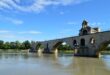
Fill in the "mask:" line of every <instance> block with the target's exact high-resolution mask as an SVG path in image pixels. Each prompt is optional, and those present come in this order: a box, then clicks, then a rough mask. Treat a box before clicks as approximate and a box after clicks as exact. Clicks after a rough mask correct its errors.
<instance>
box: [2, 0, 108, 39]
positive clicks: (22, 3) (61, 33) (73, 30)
mask: <svg viewBox="0 0 110 75" xmlns="http://www.w3.org/2000/svg"><path fill="white" fill-rule="evenodd" d="M83 20H87V21H88V22H89V25H90V26H91V27H99V28H101V30H102V31H106V30H110V0H0V40H4V41H16V40H19V41H24V40H30V41H31V40H33V41H45V40H51V39H58V38H65V37H71V36H77V35H78V33H79V30H80V28H81V26H82V25H81V23H82V21H83Z"/></svg>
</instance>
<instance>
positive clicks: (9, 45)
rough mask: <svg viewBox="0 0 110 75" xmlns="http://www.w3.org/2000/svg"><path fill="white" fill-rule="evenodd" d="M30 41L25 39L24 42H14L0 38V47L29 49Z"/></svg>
mask: <svg viewBox="0 0 110 75" xmlns="http://www.w3.org/2000/svg"><path fill="white" fill-rule="evenodd" d="M30 48H31V42H30V41H28V40H26V41H24V42H19V41H14V42H4V41H3V40H0V49H30Z"/></svg>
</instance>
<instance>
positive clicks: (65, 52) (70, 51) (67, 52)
mask: <svg viewBox="0 0 110 75" xmlns="http://www.w3.org/2000/svg"><path fill="white" fill-rule="evenodd" d="M59 53H64V54H73V53H74V51H73V50H60V51H59Z"/></svg>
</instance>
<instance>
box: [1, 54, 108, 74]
mask: <svg viewBox="0 0 110 75" xmlns="http://www.w3.org/2000/svg"><path fill="white" fill-rule="evenodd" d="M0 75H110V57H109V56H106V57H103V58H86V57H74V56H73V55H66V54H64V55H57V54H56V55H55V54H37V53H0Z"/></svg>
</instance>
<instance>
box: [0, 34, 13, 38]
mask: <svg viewBox="0 0 110 75" xmlns="http://www.w3.org/2000/svg"><path fill="white" fill-rule="evenodd" d="M0 37H1V38H15V36H14V35H12V34H0Z"/></svg>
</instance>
